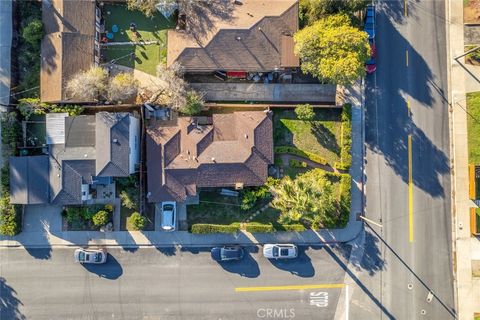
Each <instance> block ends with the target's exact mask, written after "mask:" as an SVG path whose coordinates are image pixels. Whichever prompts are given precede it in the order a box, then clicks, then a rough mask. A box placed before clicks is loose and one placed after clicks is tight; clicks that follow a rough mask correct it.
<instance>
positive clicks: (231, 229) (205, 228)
mask: <svg viewBox="0 0 480 320" xmlns="http://www.w3.org/2000/svg"><path fill="white" fill-rule="evenodd" d="M239 230H240V223H238V222H236V223H232V224H228V225H224V224H206V223H197V224H194V225H192V233H195V234H208V233H236V232H238V231H239Z"/></svg>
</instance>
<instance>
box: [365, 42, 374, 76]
mask: <svg viewBox="0 0 480 320" xmlns="http://www.w3.org/2000/svg"><path fill="white" fill-rule="evenodd" d="M369 43H370V59H368V60H367V62H365V70H366V71H367V73H368V74H372V73H374V72H375V70H377V62H376V61H375V58H376V56H377V47H376V45H375V40H369Z"/></svg>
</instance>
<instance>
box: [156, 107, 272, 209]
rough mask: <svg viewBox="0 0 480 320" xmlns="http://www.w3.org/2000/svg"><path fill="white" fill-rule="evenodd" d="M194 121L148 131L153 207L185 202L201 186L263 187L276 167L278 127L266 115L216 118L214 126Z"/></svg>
mask: <svg viewBox="0 0 480 320" xmlns="http://www.w3.org/2000/svg"><path fill="white" fill-rule="evenodd" d="M197 123H198V121H197V119H196V118H195V117H181V118H178V121H177V124H176V126H168V127H165V126H161V125H155V126H153V127H151V128H148V129H147V170H148V176H147V183H148V191H149V197H148V200H149V201H150V202H159V201H168V200H170V201H171V200H173V201H184V200H186V198H187V197H188V196H194V195H195V194H196V192H197V187H228V186H235V185H236V184H243V185H245V186H258V185H262V184H263V183H264V182H265V180H266V179H267V176H268V165H269V164H271V163H273V125H272V119H271V116H270V114H268V113H265V112H262V111H250V112H235V113H231V114H218V115H213V117H212V122H211V124H209V125H198V124H197Z"/></svg>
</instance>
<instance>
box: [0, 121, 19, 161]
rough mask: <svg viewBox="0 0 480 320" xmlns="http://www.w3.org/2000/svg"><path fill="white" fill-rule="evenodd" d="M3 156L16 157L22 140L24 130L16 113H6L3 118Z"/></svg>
mask: <svg viewBox="0 0 480 320" xmlns="http://www.w3.org/2000/svg"><path fill="white" fill-rule="evenodd" d="M0 122H1V127H2V144H3V152H4V154H3V156H4V157H8V156H14V155H16V153H17V146H18V143H19V141H20V139H21V133H22V128H21V126H20V122H19V121H18V120H17V115H16V113H15V112H9V113H4V114H2V116H1V120H0Z"/></svg>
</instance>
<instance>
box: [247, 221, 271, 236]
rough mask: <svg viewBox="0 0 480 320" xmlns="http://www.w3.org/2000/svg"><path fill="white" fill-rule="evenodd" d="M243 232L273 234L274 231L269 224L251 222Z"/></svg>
mask: <svg viewBox="0 0 480 320" xmlns="http://www.w3.org/2000/svg"><path fill="white" fill-rule="evenodd" d="M245 231H247V232H250V233H257V232H258V233H270V232H274V231H275V229H274V228H273V225H272V224H271V223H268V224H263V223H256V222H251V223H249V224H247V226H246V227H245Z"/></svg>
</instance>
